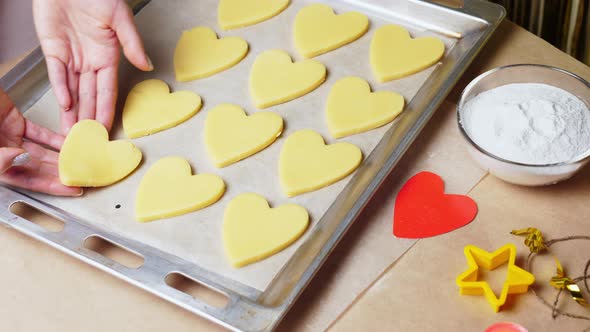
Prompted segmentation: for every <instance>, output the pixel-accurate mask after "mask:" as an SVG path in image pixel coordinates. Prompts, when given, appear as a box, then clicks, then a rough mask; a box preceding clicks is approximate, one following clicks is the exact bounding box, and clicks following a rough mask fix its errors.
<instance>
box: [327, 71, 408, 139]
mask: <svg viewBox="0 0 590 332" xmlns="http://www.w3.org/2000/svg"><path fill="white" fill-rule="evenodd" d="M404 104H405V101H404V97H403V96H401V95H399V94H397V93H394V92H389V91H379V92H373V93H371V87H370V86H369V83H367V81H365V80H363V79H362V78H358V77H346V78H343V79H341V80H339V81H337V82H336V83H335V84H334V86H333V87H332V90H331V91H330V94H329V95H328V102H327V106H326V115H327V118H328V128H329V129H330V133H331V134H332V136H333V137H335V138H340V137H344V136H349V135H354V134H358V133H362V132H365V131H368V130H371V129H375V128H377V127H381V126H383V125H385V124H387V123H389V122H391V121H393V120H394V119H395V118H396V117H397V116H398V115H399V114H400V113H401V112H402V111H403V109H404Z"/></svg>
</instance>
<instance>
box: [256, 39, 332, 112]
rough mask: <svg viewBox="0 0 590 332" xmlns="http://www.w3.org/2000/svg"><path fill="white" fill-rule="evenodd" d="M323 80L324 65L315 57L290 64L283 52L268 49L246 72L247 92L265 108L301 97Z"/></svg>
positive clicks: (287, 55)
mask: <svg viewBox="0 0 590 332" xmlns="http://www.w3.org/2000/svg"><path fill="white" fill-rule="evenodd" d="M325 79H326V67H324V65H323V64H321V63H320V62H318V61H315V60H305V61H301V62H296V63H293V62H292V61H291V57H290V56H289V54H287V52H284V51H281V50H270V51H266V52H264V53H262V54H260V55H259V56H258V57H257V58H256V61H255V62H254V65H253V66H252V72H251V73H250V93H251V94H252V98H253V99H254V104H255V105H256V107H258V108H266V107H270V106H273V105H277V104H281V103H284V102H287V101H289V100H293V99H295V98H298V97H301V96H303V95H305V94H307V93H309V92H311V91H313V90H314V89H316V88H317V87H318V86H320V85H321V84H322V83H323V82H324V80H325Z"/></svg>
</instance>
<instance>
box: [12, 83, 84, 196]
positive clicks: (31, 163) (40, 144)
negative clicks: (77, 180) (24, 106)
mask: <svg viewBox="0 0 590 332" xmlns="http://www.w3.org/2000/svg"><path fill="white" fill-rule="evenodd" d="M63 141H64V138H63V137H62V136H60V135H59V134H56V133H54V132H52V131H51V130H49V129H46V128H43V127H40V126H38V125H36V124H34V123H32V122H31V121H29V120H26V119H25V118H24V117H23V116H22V114H21V113H20V112H19V110H18V109H17V108H16V106H14V104H13V102H12V100H10V97H8V95H7V94H6V93H4V91H2V90H0V182H3V183H5V184H8V185H11V186H15V187H19V188H23V189H28V190H34V191H39V192H43V193H48V194H52V195H60V196H80V195H82V189H80V188H75V187H67V186H64V185H62V184H61V182H60V181H59V176H58V170H57V160H58V154H57V152H55V151H52V150H50V149H49V148H53V149H56V150H59V149H60V148H61V146H62V144H63ZM46 146H47V147H49V148H47V147H46Z"/></svg>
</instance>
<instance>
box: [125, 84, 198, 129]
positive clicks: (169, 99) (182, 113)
mask: <svg viewBox="0 0 590 332" xmlns="http://www.w3.org/2000/svg"><path fill="white" fill-rule="evenodd" d="M200 109H201V97H199V95H197V94H195V93H193V92H190V91H178V92H174V93H170V90H169V88H168V85H167V84H166V83H165V82H163V81H160V80H156V79H151V80H146V81H143V82H140V83H138V84H137V85H135V86H134V87H133V89H131V92H129V95H128V96H127V100H126V101H125V106H124V108H123V129H124V130H125V135H127V137H129V138H137V137H142V136H146V135H151V134H154V133H157V132H159V131H162V130H165V129H168V128H172V127H174V126H176V125H178V124H180V123H182V122H184V121H186V120H188V119H190V118H191V117H192V116H193V115H195V114H197V112H198V111H199V110H200Z"/></svg>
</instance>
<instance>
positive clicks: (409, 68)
mask: <svg viewBox="0 0 590 332" xmlns="http://www.w3.org/2000/svg"><path fill="white" fill-rule="evenodd" d="M444 53H445V44H444V43H443V42H442V41H441V40H440V39H438V38H435V37H421V38H416V39H412V37H411V36H410V33H409V32H408V30H406V29H404V28H402V27H400V26H397V25H393V24H391V25H384V26H382V27H380V28H379V29H377V31H375V35H374V36H373V39H372V40H371V67H372V68H373V72H374V73H375V76H376V77H377V79H378V80H379V82H387V81H391V80H395V79H398V78H402V77H405V76H409V75H412V74H415V73H417V72H419V71H422V70H424V69H426V68H428V67H430V66H432V65H434V64H435V63H437V62H438V61H439V60H440V59H441V58H442V57H443V55H444Z"/></svg>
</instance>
